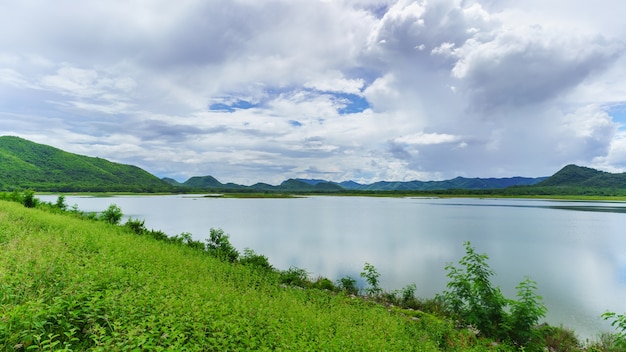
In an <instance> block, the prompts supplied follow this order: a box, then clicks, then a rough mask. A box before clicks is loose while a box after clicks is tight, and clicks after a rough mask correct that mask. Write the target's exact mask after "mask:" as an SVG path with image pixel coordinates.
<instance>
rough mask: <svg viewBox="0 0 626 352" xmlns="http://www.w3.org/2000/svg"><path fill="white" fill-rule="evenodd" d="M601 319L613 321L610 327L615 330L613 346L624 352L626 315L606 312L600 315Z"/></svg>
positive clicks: (625, 348) (625, 344)
mask: <svg viewBox="0 0 626 352" xmlns="http://www.w3.org/2000/svg"><path fill="white" fill-rule="evenodd" d="M602 318H604V320H613V322H612V323H611V326H613V327H615V328H616V329H617V333H616V334H615V345H616V346H619V347H620V348H623V349H624V350H626V314H616V313H613V312H606V313H604V314H602Z"/></svg>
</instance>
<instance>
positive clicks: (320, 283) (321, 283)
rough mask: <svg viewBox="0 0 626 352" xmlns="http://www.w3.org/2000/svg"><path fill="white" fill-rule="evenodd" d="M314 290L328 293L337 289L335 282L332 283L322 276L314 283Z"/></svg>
mask: <svg viewBox="0 0 626 352" xmlns="http://www.w3.org/2000/svg"><path fill="white" fill-rule="evenodd" d="M313 288H318V289H320V290H328V291H335V290H336V289H337V288H336V287H335V285H334V284H333V282H332V281H330V279H328V278H326V277H322V276H320V277H318V278H317V280H315V282H314V283H313Z"/></svg>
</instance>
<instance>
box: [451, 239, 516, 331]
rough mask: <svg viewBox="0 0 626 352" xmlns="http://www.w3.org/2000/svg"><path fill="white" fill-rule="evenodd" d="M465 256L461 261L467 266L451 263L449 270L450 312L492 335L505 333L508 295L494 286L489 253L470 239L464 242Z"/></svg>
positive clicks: (460, 262)
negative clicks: (488, 261)
mask: <svg viewBox="0 0 626 352" xmlns="http://www.w3.org/2000/svg"><path fill="white" fill-rule="evenodd" d="M465 251H466V254H465V256H464V257H463V258H462V259H461V260H460V261H459V264H461V265H463V266H464V267H465V269H459V268H456V267H454V266H452V265H451V264H448V265H446V270H447V271H448V274H447V276H448V278H449V279H450V282H448V285H447V287H448V289H449V290H448V291H445V292H444V294H443V298H444V301H445V303H446V305H447V307H448V309H449V310H450V312H451V314H453V315H454V316H456V317H457V318H458V319H460V320H462V321H464V322H465V323H467V324H469V325H472V326H474V327H475V328H478V330H480V332H481V333H483V334H484V335H486V336H491V337H503V336H502V335H503V326H502V323H504V321H505V312H504V307H505V306H506V303H507V302H506V299H505V298H504V296H503V295H502V292H501V291H500V288H498V287H493V285H492V284H491V281H490V278H491V276H493V275H494V272H493V271H492V270H491V269H490V268H489V265H488V264H487V259H489V257H487V255H486V254H478V253H476V251H475V250H474V248H473V247H472V246H471V244H470V242H466V243H465Z"/></svg>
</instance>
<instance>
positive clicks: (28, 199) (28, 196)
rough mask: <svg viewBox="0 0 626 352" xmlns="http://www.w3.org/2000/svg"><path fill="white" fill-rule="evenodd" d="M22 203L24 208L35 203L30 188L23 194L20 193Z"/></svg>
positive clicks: (31, 206) (30, 206) (33, 205)
mask: <svg viewBox="0 0 626 352" xmlns="http://www.w3.org/2000/svg"><path fill="white" fill-rule="evenodd" d="M22 204H24V206H25V207H26V208H34V207H35V206H36V205H37V199H36V198H35V192H34V191H32V190H26V191H24V194H23V195H22Z"/></svg>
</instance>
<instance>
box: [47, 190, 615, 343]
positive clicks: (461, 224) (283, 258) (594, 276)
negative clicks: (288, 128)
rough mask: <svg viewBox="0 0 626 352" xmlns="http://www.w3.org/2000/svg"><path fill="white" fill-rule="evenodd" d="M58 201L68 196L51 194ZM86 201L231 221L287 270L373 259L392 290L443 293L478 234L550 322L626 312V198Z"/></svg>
mask: <svg viewBox="0 0 626 352" xmlns="http://www.w3.org/2000/svg"><path fill="white" fill-rule="evenodd" d="M40 198H41V199H43V200H46V201H52V202H54V201H55V200H56V196H41V197H40ZM66 202H67V204H68V205H70V206H72V205H74V204H76V205H78V207H79V209H81V210H83V211H102V210H105V209H106V208H107V207H108V206H109V205H110V204H112V203H115V204H117V205H118V206H119V207H120V208H121V209H122V211H123V212H124V214H125V215H126V216H127V217H128V216H130V217H133V218H140V219H144V220H145V221H146V227H148V228H152V229H155V230H163V231H165V232H166V233H168V234H169V235H177V234H180V233H181V232H190V233H192V235H193V237H194V238H195V239H200V240H204V239H205V238H207V237H208V234H209V229H210V228H211V227H214V228H222V229H223V230H224V231H225V232H226V233H228V234H229V235H230V236H231V238H230V240H231V243H232V244H233V245H234V246H235V247H237V248H238V249H239V250H242V249H243V248H251V249H253V250H255V251H256V252H257V253H260V254H264V255H266V256H268V257H269V259H270V262H271V263H272V264H273V265H274V266H275V267H277V268H279V269H288V268H289V267H290V266H297V267H299V268H304V269H306V270H307V271H309V272H310V273H311V276H314V277H315V276H318V275H322V276H325V277H328V278H330V279H332V280H336V279H338V278H340V277H342V276H344V275H350V276H352V277H353V278H359V273H360V272H361V269H362V268H363V264H364V263H365V262H369V263H372V264H373V265H374V266H375V267H376V268H377V269H378V271H379V272H380V274H381V285H382V286H383V287H384V288H385V289H387V290H395V289H401V288H403V287H405V286H406V285H408V284H411V283H415V284H416V285H417V295H418V296H420V297H433V296H434V295H435V294H437V293H441V292H442V291H443V290H444V289H445V286H446V283H447V278H446V272H445V270H444V267H445V265H446V263H455V264H456V263H457V262H458V260H459V259H460V258H461V257H462V256H463V255H464V254H465V252H464V248H463V243H464V242H465V241H471V242H472V244H473V245H474V246H475V247H476V249H477V251H478V252H479V253H486V254H488V256H489V265H490V266H491V268H492V269H493V270H494V271H495V272H496V274H497V276H496V277H495V278H494V282H495V283H496V284H497V285H499V286H500V287H501V289H502V290H503V292H504V294H505V296H507V297H509V298H514V297H515V294H516V290H515V286H516V285H517V284H518V283H519V282H521V281H522V280H524V278H525V276H529V277H530V278H531V279H532V280H534V281H536V282H537V284H538V288H539V289H538V293H539V294H540V295H541V296H543V298H544V303H545V304H546V306H547V307H548V311H549V312H548V316H547V318H546V320H547V321H548V322H549V323H551V324H555V325H559V324H561V323H562V324H563V325H564V326H566V327H571V328H574V329H575V330H576V332H577V334H578V335H579V336H580V337H582V338H593V337H595V336H596V333H597V332H598V331H600V330H610V329H611V328H610V326H609V324H607V323H606V322H604V321H603V320H602V319H601V318H600V317H599V316H600V314H602V313H603V312H604V311H605V310H607V309H609V310H612V311H617V312H626V236H625V235H624V233H625V232H624V227H625V226H624V225H626V203H617V202H616V203H612V202H573V201H548V200H526V199H513V200H511V199H426V198H374V197H326V196H320V197H309V198H294V199H224V198H203V197H201V196H189V195H186V196H121V197H112V198H95V197H75V196H67V197H66Z"/></svg>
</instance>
